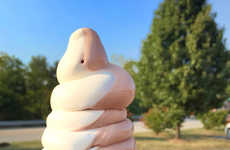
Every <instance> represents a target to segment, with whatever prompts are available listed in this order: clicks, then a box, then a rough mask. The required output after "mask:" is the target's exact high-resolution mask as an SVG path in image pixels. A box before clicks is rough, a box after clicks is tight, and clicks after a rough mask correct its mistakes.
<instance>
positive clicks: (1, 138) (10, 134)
mask: <svg viewBox="0 0 230 150" xmlns="http://www.w3.org/2000/svg"><path fill="white" fill-rule="evenodd" d="M201 127H202V124H201V123H200V121H198V120H191V119H188V120H186V121H185V123H184V124H183V127H182V129H191V128H201ZM43 131H44V128H43V127H27V128H15V129H12V128H10V129H0V143H1V142H16V141H33V140H40V139H41V135H42V133H43ZM134 131H135V132H146V131H150V130H149V129H148V128H146V127H145V126H144V124H143V123H142V122H140V121H137V122H134Z"/></svg>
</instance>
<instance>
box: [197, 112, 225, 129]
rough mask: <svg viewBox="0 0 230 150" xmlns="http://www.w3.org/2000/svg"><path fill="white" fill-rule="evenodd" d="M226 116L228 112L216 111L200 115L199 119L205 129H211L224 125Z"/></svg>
mask: <svg viewBox="0 0 230 150" xmlns="http://www.w3.org/2000/svg"><path fill="white" fill-rule="evenodd" d="M227 115H228V111H226V110H218V111H215V112H213V111H209V112H208V113H206V114H204V115H202V116H201V117H200V119H201V122H202V123H203V125H204V128H205V129H213V128H216V127H221V126H222V125H224V124H225V123H226V117H227Z"/></svg>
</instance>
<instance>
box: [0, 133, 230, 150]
mask: <svg viewBox="0 0 230 150" xmlns="http://www.w3.org/2000/svg"><path fill="white" fill-rule="evenodd" d="M135 138H136V141H137V150H230V140H227V139H225V136H224V132H223V130H205V129H193V130H185V131H183V139H182V140H174V139H173V136H172V133H170V132H168V133H162V134H160V135H156V134H154V133H153V132H145V133H138V134H135ZM41 148H42V146H41V144H40V141H33V142H15V143H11V146H8V147H4V148H0V150H41Z"/></svg>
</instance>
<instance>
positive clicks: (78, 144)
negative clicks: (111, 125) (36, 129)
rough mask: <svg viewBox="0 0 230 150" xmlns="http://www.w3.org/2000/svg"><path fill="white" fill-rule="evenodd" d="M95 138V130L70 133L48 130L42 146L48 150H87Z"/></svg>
mask: <svg viewBox="0 0 230 150" xmlns="http://www.w3.org/2000/svg"><path fill="white" fill-rule="evenodd" d="M95 137H96V132H95V130H88V131H81V132H69V131H60V130H55V129H49V128H46V129H45V131H44V133H43V135H42V145H43V146H44V147H45V149H46V150H87V148H89V146H90V145H91V143H92V142H93V140H94V139H95Z"/></svg>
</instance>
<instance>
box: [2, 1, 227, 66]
mask: <svg viewBox="0 0 230 150" xmlns="http://www.w3.org/2000/svg"><path fill="white" fill-rule="evenodd" d="M161 1H162V0H154V1H151V0H146V1H144V3H143V1H135V3H134V1H132V0H127V1H122V0H118V1H100V2H99V1H93V0H85V1H79V2H78V3H76V1H74V0H71V1H68V2H57V1H54V0H51V1H38V0H34V1H30V0H20V1H19V0H15V1H12V0H11V1H10V0H9V1H1V2H0V18H1V23H0V33H1V34H0V51H3V52H6V53H8V54H9V55H14V56H16V57H18V58H20V59H21V60H22V61H23V62H24V63H27V62H29V60H30V59H31V56H36V55H44V56H46V57H47V59H48V62H50V63H53V62H54V61H56V60H58V59H60V58H61V57H62V55H63V54H64V52H65V50H66V47H67V44H68V39H69V36H70V35H71V33H72V32H74V31H75V30H76V29H78V28H81V27H90V28H92V29H94V30H95V31H97V32H98V34H99V36H100V37H101V40H102V42H103V44H104V47H105V49H106V52H107V55H108V56H109V58H110V57H111V55H112V54H118V55H123V56H124V57H125V58H126V59H135V60H137V59H138V58H139V56H140V50H141V43H142V40H143V39H145V37H146V35H147V33H148V32H149V31H150V26H151V23H152V19H153V16H154V15H153V13H154V11H155V10H156V9H157V7H158V5H159V3H160V2H161ZM208 2H210V3H211V4H212V7H213V9H212V11H213V12H217V18H216V21H217V23H218V25H219V26H220V27H225V38H226V39H227V44H226V45H227V47H228V48H230V19H229V16H228V15H229V14H230V9H229V8H228V7H229V6H230V1H229V0H221V1H215V0H209V1H208Z"/></svg>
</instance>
